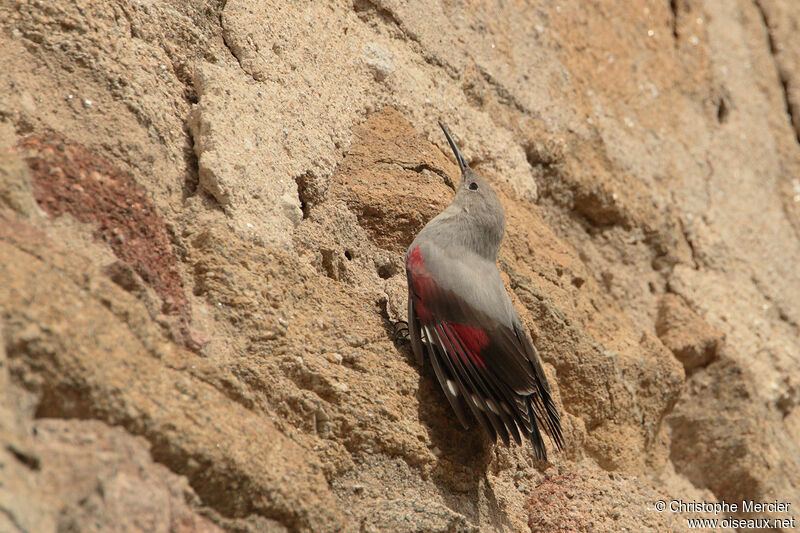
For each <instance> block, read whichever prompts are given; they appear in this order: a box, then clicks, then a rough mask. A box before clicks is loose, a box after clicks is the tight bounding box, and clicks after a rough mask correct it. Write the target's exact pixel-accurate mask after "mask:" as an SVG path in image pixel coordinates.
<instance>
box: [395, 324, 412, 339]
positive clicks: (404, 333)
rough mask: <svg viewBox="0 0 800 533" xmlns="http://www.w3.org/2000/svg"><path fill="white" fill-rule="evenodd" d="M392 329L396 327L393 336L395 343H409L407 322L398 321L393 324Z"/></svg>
mask: <svg viewBox="0 0 800 533" xmlns="http://www.w3.org/2000/svg"><path fill="white" fill-rule="evenodd" d="M392 327H394V334H393V335H392V340H393V341H395V342H397V341H408V334H409V332H408V322H406V321H405V320H398V321H397V322H394V323H393V324H392Z"/></svg>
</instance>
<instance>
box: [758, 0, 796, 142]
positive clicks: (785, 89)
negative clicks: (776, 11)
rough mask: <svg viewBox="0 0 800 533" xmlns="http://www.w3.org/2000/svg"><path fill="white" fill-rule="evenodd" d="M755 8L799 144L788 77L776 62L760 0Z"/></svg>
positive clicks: (769, 29)
mask: <svg viewBox="0 0 800 533" xmlns="http://www.w3.org/2000/svg"><path fill="white" fill-rule="evenodd" d="M754 4H755V6H756V9H757V10H758V14H759V15H760V17H761V23H762V24H763V25H764V30H765V31H766V33H767V44H768V45H769V53H770V55H772V60H773V62H774V63H775V71H776V74H777V76H778V82H779V83H780V84H781V93H782V95H783V104H784V108H785V109H786V116H787V117H789V126H790V127H791V128H792V131H793V132H794V137H795V140H796V141H797V143H798V144H800V128H795V124H799V123H800V120H799V119H798V117H795V116H794V113H793V111H792V105H791V101H790V99H789V79H788V78H787V76H786V74H785V73H784V72H783V69H782V68H781V65H780V63H779V62H778V46H777V44H776V43H775V38H774V37H773V35H772V27H771V26H770V23H769V16H768V15H767V12H766V10H765V9H764V6H762V5H761V0H755V2H754Z"/></svg>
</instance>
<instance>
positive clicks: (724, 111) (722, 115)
mask: <svg viewBox="0 0 800 533" xmlns="http://www.w3.org/2000/svg"><path fill="white" fill-rule="evenodd" d="M728 113H730V110H729V109H728V103H727V102H726V101H725V99H724V98H720V99H719V103H718V104H717V120H718V121H719V123H720V124H722V123H723V122H725V121H726V120H728Z"/></svg>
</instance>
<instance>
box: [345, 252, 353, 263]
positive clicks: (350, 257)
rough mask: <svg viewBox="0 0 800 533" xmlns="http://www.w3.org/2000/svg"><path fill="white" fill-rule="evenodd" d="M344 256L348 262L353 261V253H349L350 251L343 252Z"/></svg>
mask: <svg viewBox="0 0 800 533" xmlns="http://www.w3.org/2000/svg"><path fill="white" fill-rule="evenodd" d="M344 256H345V257H346V258H347V260H348V261H352V260H353V252H351V251H350V250H345V251H344Z"/></svg>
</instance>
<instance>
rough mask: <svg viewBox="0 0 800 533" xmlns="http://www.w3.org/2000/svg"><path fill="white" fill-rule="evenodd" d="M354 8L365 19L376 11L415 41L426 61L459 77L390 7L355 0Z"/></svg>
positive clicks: (414, 44)
mask: <svg viewBox="0 0 800 533" xmlns="http://www.w3.org/2000/svg"><path fill="white" fill-rule="evenodd" d="M353 10H354V11H355V12H356V14H358V16H359V18H361V19H362V20H364V19H365V18H366V16H368V14H369V13H370V12H372V13H374V14H375V15H376V16H377V17H378V18H379V19H380V20H381V21H383V22H384V23H385V24H386V25H388V26H391V27H394V28H396V29H397V31H398V32H399V33H400V35H402V36H403V37H404V38H405V39H406V40H407V41H410V42H411V43H413V46H414V48H415V49H416V50H415V51H416V52H417V53H418V54H420V55H421V56H422V58H423V59H424V60H425V62H426V63H428V64H430V65H433V66H435V67H440V68H443V69H444V70H445V71H446V72H447V74H448V75H449V76H450V77H451V78H453V79H458V76H459V74H458V71H457V69H455V68H454V67H453V66H451V65H449V64H447V63H445V62H444V61H443V60H442V59H441V58H439V57H438V56H435V55H434V54H432V53H431V52H429V51H428V50H426V49H425V47H424V46H423V45H422V42H421V41H420V38H419V36H418V35H416V34H415V33H413V32H412V31H410V30H409V29H408V28H407V27H406V25H405V24H403V21H402V20H400V18H399V17H398V16H397V15H396V14H395V13H394V12H393V11H392V10H391V9H389V8H387V7H386V6H383V5H381V3H380V1H378V0H355V2H353Z"/></svg>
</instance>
